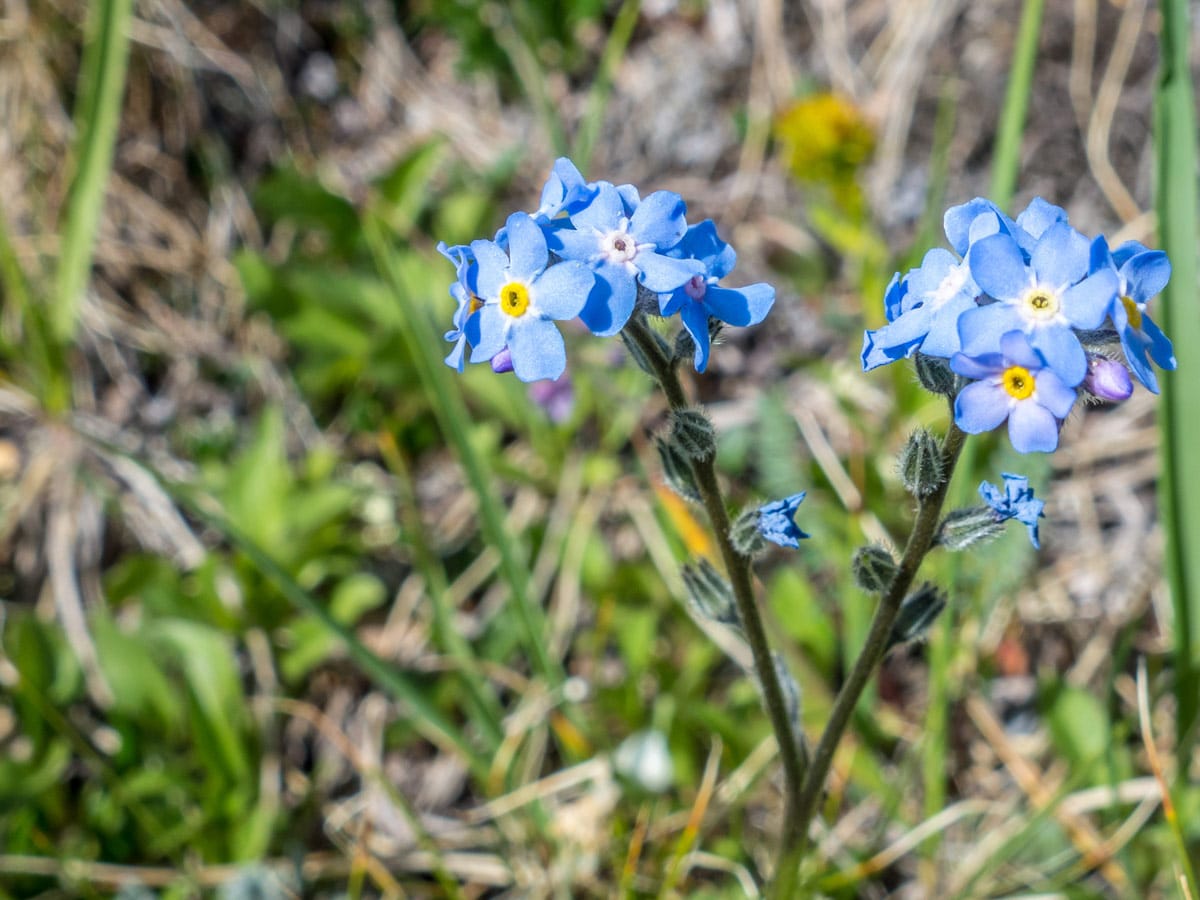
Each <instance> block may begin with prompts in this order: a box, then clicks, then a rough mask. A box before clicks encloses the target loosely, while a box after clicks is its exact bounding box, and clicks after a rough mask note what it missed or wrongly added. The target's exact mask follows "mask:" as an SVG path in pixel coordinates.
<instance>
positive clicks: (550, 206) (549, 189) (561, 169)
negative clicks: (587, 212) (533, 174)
mask: <svg viewBox="0 0 1200 900" xmlns="http://www.w3.org/2000/svg"><path fill="white" fill-rule="evenodd" d="M597 190H599V188H598V187H597V185H594V184H589V183H588V182H587V180H586V179H585V178H584V177H583V175H582V174H581V173H580V171H579V169H577V168H576V167H575V163H573V162H571V160H569V159H567V158H566V157H565V156H560V157H559V158H558V159H556V160H555V161H554V168H553V169H551V170H550V177H549V178H547V179H546V184H545V185H544V186H543V187H542V198H541V201H540V202H539V203H538V208H537V210H536V211H535V212H534V213H533V217H534V218H535V219H537V220H538V222H539V223H541V224H545V223H548V222H550V221H552V220H553V219H555V218H557V217H558V216H560V215H562V214H564V213H565V214H566V215H568V216H569V215H571V214H572V213H576V212H579V210H581V209H583V208H584V207H585V206H587V205H588V204H589V203H590V202H591V201H592V198H593V197H595V196H596V192H597Z"/></svg>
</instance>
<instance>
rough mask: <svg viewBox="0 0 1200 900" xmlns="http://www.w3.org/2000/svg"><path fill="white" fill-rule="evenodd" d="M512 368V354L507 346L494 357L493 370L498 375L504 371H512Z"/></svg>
mask: <svg viewBox="0 0 1200 900" xmlns="http://www.w3.org/2000/svg"><path fill="white" fill-rule="evenodd" d="M512 370H513V365H512V354H511V353H509V352H508V348H507V347H505V348H504V349H503V350H501V351H500V352H499V353H497V354H496V355H495V356H493V357H492V371H493V372H495V373H496V374H497V375H500V374H503V373H504V372H511V371H512Z"/></svg>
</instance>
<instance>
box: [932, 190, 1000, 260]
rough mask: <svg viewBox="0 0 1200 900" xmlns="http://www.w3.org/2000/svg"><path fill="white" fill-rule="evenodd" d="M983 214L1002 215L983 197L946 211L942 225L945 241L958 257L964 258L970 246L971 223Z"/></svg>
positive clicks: (993, 204) (997, 208) (998, 209)
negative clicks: (948, 242)
mask: <svg viewBox="0 0 1200 900" xmlns="http://www.w3.org/2000/svg"><path fill="white" fill-rule="evenodd" d="M985 213H994V214H995V215H996V216H997V217H999V216H1002V215H1003V213H1001V212H1000V208H999V207H998V206H996V204H995V203H993V202H992V201H991V200H985V199H984V198H983V197H976V198H975V199H974V200H969V201H967V202H966V203H963V204H961V205H960V206H952V207H950V208H949V209H948V210H946V215H945V216H944V217H943V219H942V225H943V227H944V228H945V231H946V239H947V240H949V241H950V246H951V247H953V248H954V249H955V251H956V252H957V253H958V255H959V256H966V255H967V248H968V247H970V245H971V241H970V232H971V223H972V222H974V221H975V219H977V218H978V217H979V216H981V215H983V214H985Z"/></svg>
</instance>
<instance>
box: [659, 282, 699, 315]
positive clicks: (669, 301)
mask: <svg viewBox="0 0 1200 900" xmlns="http://www.w3.org/2000/svg"><path fill="white" fill-rule="evenodd" d="M691 302H693V301H692V298H691V297H689V296H688V295H687V292H686V291H684V289H683V288H679V289H678V290H675V291H672V292H671V293H669V294H659V295H658V314H659V315H660V316H662V317H663V318H664V319H667V318H670V317H671V316H673V315H675V313H677V312H679V310H680V309H681V308H682V307H683V305H684V304H685V303H691Z"/></svg>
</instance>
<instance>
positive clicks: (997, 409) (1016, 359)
mask: <svg viewBox="0 0 1200 900" xmlns="http://www.w3.org/2000/svg"><path fill="white" fill-rule="evenodd" d="M999 343H1000V351H999V352H998V353H985V354H982V355H980V356H976V357H972V356H968V355H967V354H966V353H956V354H954V356H952V357H951V358H950V368H951V369H953V370H954V371H955V372H957V373H958V374H959V375H962V376H964V377H966V378H972V379H975V380H974V381H972V382H971V383H970V384H968V385H967V386H966V387H964V388H963V389H962V390H961V391H959V392H958V396H957V397H956V398H955V400H954V422H955V424H956V425H957V426H958V427H959V428H961V429H962V430H963V431H965V432H967V433H968V434H980V433H981V432H984V431H991V430H992V429H993V428H995V427H997V426H998V425H1000V423H1001V422H1003V421H1004V420H1005V419H1007V420H1008V436H1009V439H1010V440H1011V441H1012V445H1013V447H1014V448H1015V449H1016V450H1017V451H1018V452H1020V453H1028V452H1030V451H1031V450H1039V451H1043V452H1049V451H1051V450H1053V449H1055V448H1056V447H1057V446H1058V428H1059V424H1060V423H1061V421H1062V420H1063V419H1065V418H1066V417H1067V414H1068V413H1069V412H1070V411H1071V407H1072V406H1074V405H1075V391H1074V390H1072V388H1070V387H1069V386H1067V385H1066V384H1065V383H1064V382H1063V380H1062V379H1061V378H1060V377H1059V376H1058V375H1057V373H1055V371H1054V370H1053V369H1051V368H1050V367H1049V366H1047V364H1046V360H1045V357H1044V356H1043V355H1042V354H1041V353H1040V352H1039V351H1038V350H1037V349H1035V348H1034V347H1031V346H1030V343H1029V341H1028V339H1027V338H1026V337H1025V335H1024V334H1023V333H1022V332H1020V331H1009V332H1008V333H1006V334H1005V335H1004V336H1003V337H1001V338H1000V342H999Z"/></svg>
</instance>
